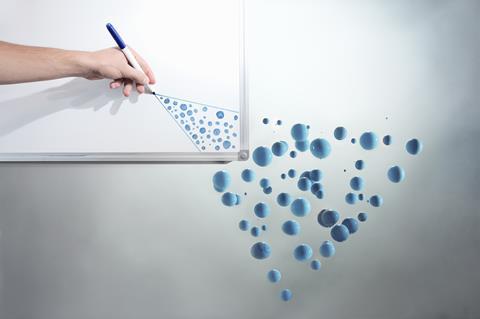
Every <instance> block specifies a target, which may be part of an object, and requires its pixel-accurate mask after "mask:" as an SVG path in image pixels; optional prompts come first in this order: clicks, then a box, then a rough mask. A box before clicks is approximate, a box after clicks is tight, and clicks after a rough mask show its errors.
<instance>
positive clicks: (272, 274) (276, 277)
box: [267, 269, 282, 283]
mask: <svg viewBox="0 0 480 319" xmlns="http://www.w3.org/2000/svg"><path fill="white" fill-rule="evenodd" d="M267 279H268V281H270V282H271V283H277V282H279V281H280V279H282V273H281V272H280V271H279V270H278V269H272V270H270V271H269V272H268V273H267Z"/></svg>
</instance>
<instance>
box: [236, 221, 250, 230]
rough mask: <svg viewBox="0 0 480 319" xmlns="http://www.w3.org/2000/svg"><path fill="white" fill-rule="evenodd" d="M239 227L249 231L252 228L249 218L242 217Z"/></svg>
mask: <svg viewBox="0 0 480 319" xmlns="http://www.w3.org/2000/svg"><path fill="white" fill-rule="evenodd" d="M238 228H240V230H242V231H247V230H248V229H249V228H250V223H249V222H248V220H245V219H242V220H241V221H240V222H239V223H238Z"/></svg>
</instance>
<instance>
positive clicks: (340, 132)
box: [333, 126, 347, 141]
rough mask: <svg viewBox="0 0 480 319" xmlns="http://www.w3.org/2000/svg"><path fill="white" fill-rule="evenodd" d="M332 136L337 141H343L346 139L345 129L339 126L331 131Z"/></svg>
mask: <svg viewBox="0 0 480 319" xmlns="http://www.w3.org/2000/svg"><path fill="white" fill-rule="evenodd" d="M333 136H335V138H336V139H337V140H339V141H340V140H343V139H345V138H346V137H347V129H346V128H344V127H343V126H339V127H337V128H336V129H335V130H334V131H333Z"/></svg>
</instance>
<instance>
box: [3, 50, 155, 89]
mask: <svg viewBox="0 0 480 319" xmlns="http://www.w3.org/2000/svg"><path fill="white" fill-rule="evenodd" d="M130 49H131V48H130ZM132 52H133V53H134V55H135V57H136V59H137V60H138V62H139V63H140V65H141V67H142V69H143V70H144V72H145V74H146V76H145V75H144V74H142V73H141V72H140V71H138V70H135V69H134V68H132V67H131V66H130V65H129V64H128V61H127V59H126V58H125V56H124V55H123V53H122V52H121V51H120V50H118V49H116V48H109V49H104V50H100V51H95V52H85V51H70V50H62V49H54V48H42V47H32V46H24V45H17V44H12V43H8V42H2V41H0V70H1V71H0V84H14V83H22V82H33V81H44V80H53V79H58V78H64V77H83V78H86V79H90V80H97V79H112V80H113V81H112V82H111V83H110V88H112V89H116V88H118V87H120V86H122V85H123V86H124V87H123V94H124V95H125V96H128V95H130V92H131V90H132V87H133V82H135V83H136V88H137V91H138V92H139V93H143V92H145V87H144V84H147V83H150V84H154V83H155V76H154V74H153V72H152V70H151V69H150V67H149V66H148V64H147V63H146V62H145V60H143V58H142V57H141V56H140V55H139V54H138V53H136V52H135V51H134V50H132Z"/></svg>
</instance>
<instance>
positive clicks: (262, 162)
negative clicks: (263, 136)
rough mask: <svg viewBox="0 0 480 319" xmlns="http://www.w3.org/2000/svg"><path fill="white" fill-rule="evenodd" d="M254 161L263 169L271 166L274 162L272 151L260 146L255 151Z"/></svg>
mask: <svg viewBox="0 0 480 319" xmlns="http://www.w3.org/2000/svg"><path fill="white" fill-rule="evenodd" d="M252 157H253V161H254V162H255V164H257V165H258V166H261V167H265V166H268V165H270V163H271V162H272V157H273V155H272V151H270V149H269V148H268V147H265V146H259V147H257V148H256V149H255V150H254V151H253V155H252Z"/></svg>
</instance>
